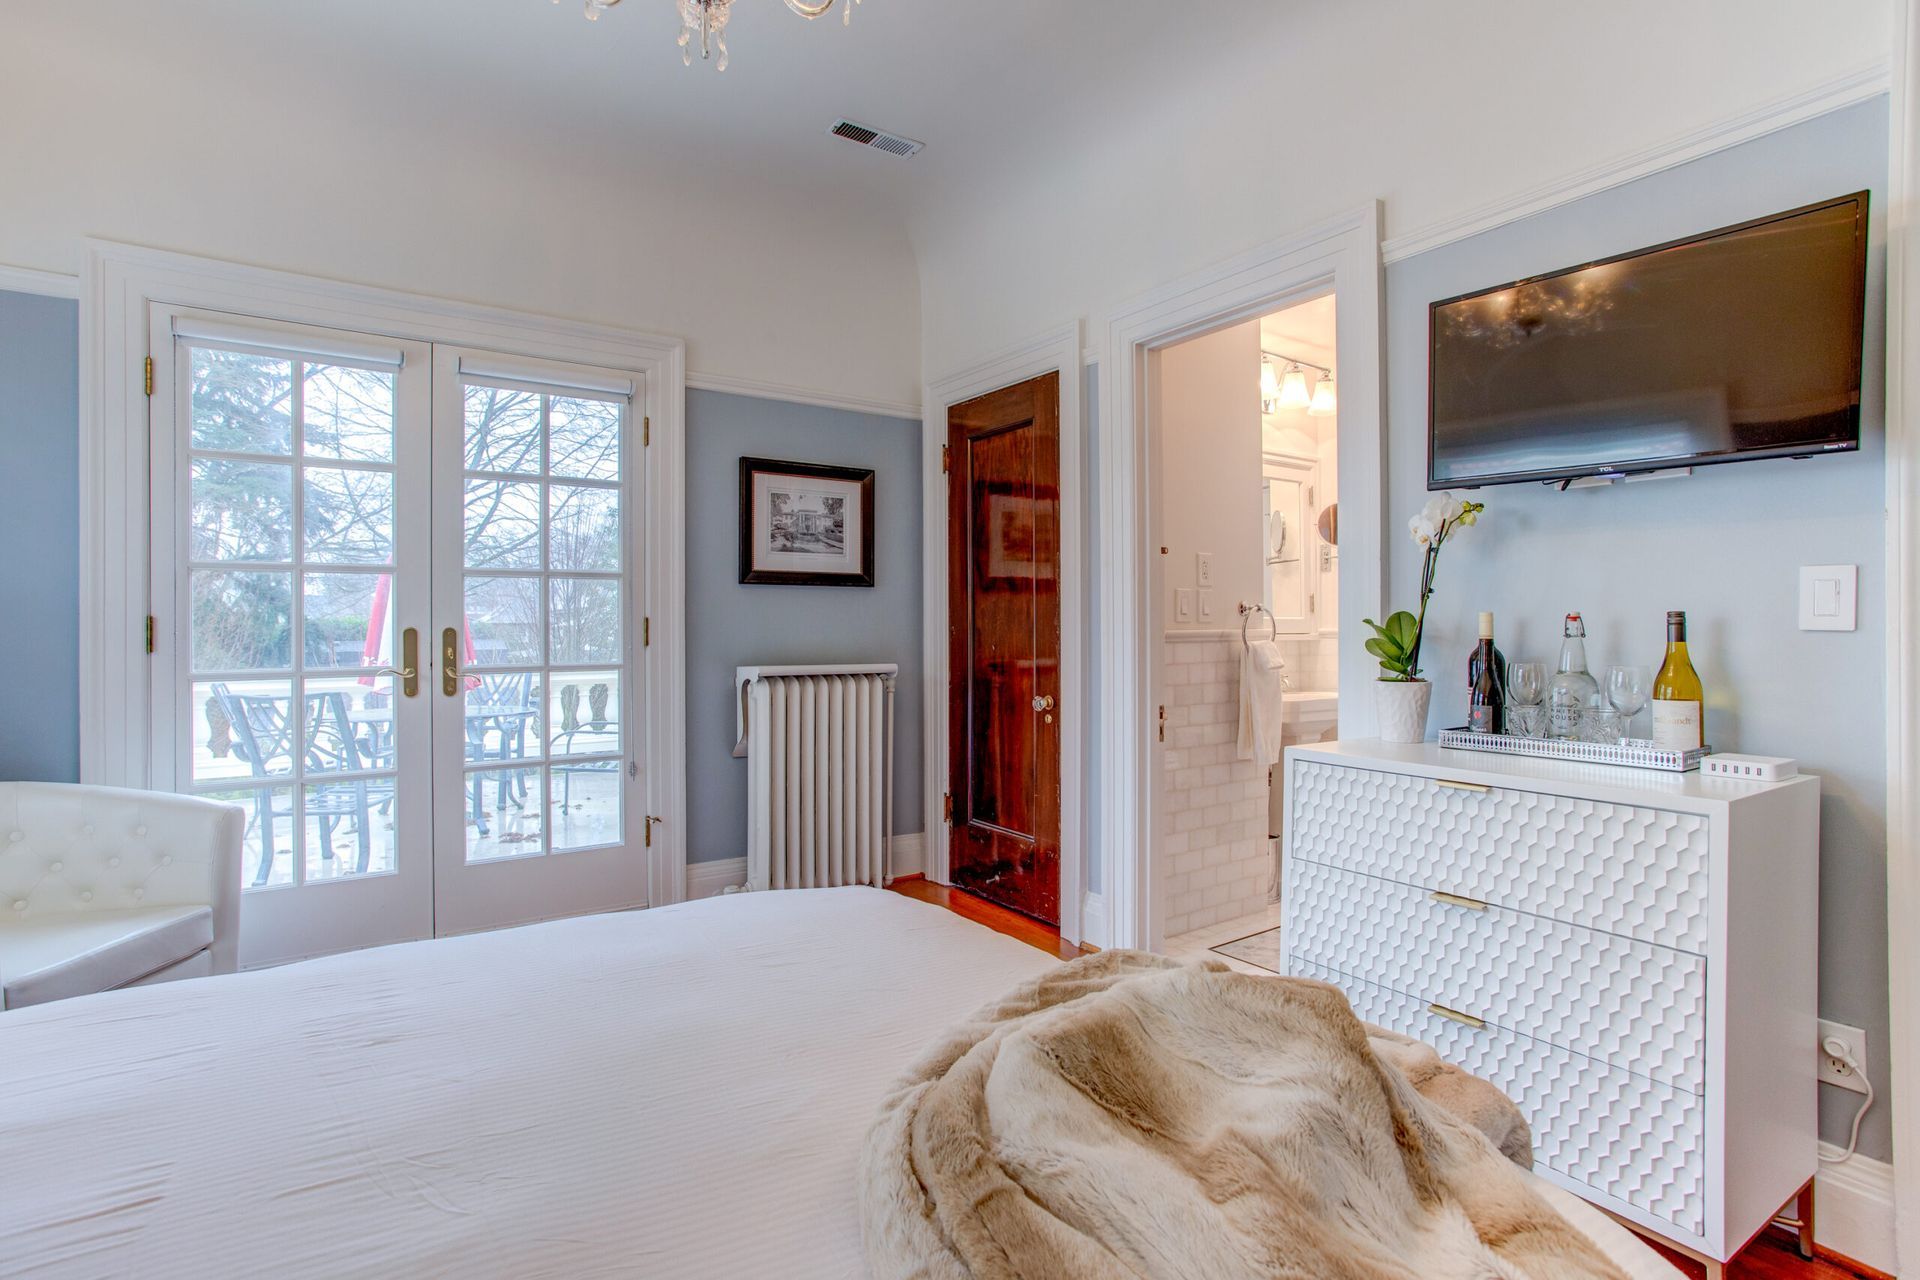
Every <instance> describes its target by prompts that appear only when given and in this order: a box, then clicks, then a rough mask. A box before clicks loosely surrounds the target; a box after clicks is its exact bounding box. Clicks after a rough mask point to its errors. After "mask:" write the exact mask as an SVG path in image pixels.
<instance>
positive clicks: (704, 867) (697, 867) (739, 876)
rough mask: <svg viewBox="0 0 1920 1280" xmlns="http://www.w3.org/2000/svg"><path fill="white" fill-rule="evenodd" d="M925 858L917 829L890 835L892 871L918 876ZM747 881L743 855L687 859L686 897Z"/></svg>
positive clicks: (923, 839)
mask: <svg viewBox="0 0 1920 1280" xmlns="http://www.w3.org/2000/svg"><path fill="white" fill-rule="evenodd" d="M926 861H927V838H926V836H925V835H923V834H922V833H920V832H918V831H914V832H909V833H907V834H905V835H897V836H895V837H894V838H893V874H894V877H895V878H896V879H897V878H899V877H900V876H917V875H922V874H924V868H925V866H926ZM746 882H747V860H746V859H745V858H721V859H719V860H718V861H714V862H689V863H688V864H687V900H688V901H689V902H691V901H693V900H694V899H696V898H711V897H712V896H713V895H714V894H716V893H725V892H726V891H727V890H728V889H731V888H733V887H734V886H736V885H743V884H745V883H746Z"/></svg>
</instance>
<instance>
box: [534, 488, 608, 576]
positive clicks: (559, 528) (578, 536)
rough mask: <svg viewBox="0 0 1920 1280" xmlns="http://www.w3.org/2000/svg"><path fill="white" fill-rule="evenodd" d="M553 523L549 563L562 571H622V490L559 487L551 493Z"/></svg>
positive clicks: (549, 536)
mask: <svg viewBox="0 0 1920 1280" xmlns="http://www.w3.org/2000/svg"><path fill="white" fill-rule="evenodd" d="M549 497H550V501H551V502H552V505H553V523H552V526H551V531H550V532H549V533H548V535H547V536H548V539H549V545H548V549H547V558H548V564H549V566H550V567H551V568H554V569H559V570H573V571H576V572H578V571H585V572H613V573H618V572H619V570H620V491H619V490H618V489H598V488H596V489H587V488H582V487H580V486H578V485H570V484H556V485H554V486H552V488H551V489H550V490H549Z"/></svg>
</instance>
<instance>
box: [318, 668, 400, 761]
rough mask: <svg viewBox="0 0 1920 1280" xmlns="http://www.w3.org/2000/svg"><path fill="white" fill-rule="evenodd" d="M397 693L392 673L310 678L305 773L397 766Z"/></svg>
mask: <svg viewBox="0 0 1920 1280" xmlns="http://www.w3.org/2000/svg"><path fill="white" fill-rule="evenodd" d="M393 698H394V688H393V682H392V679H391V678H390V677H388V676H361V677H357V678H356V677H354V676H334V677H332V678H331V679H324V680H309V681H307V692H306V716H307V721H306V738H305V746H304V764H305V772H306V775H307V776H308V777H310V778H311V777H314V776H316V775H320V774H329V773H371V772H374V771H376V770H381V769H391V768H393V766H394V758H393Z"/></svg>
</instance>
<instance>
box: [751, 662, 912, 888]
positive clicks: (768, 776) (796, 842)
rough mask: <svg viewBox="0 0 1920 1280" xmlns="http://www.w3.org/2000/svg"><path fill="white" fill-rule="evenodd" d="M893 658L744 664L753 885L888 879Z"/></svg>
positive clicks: (828, 884) (881, 881)
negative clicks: (865, 662) (890, 661)
mask: <svg viewBox="0 0 1920 1280" xmlns="http://www.w3.org/2000/svg"><path fill="white" fill-rule="evenodd" d="M899 670H900V669H899V667H897V666H893V665H891V664H886V665H870V666H842V667H740V668H738V669H737V671H736V673H735V677H734V692H735V694H736V698H735V706H736V709H737V710H736V715H737V717H738V728H739V742H738V744H737V745H736V746H735V747H734V749H733V754H734V755H736V756H741V755H744V756H745V757H746V758H747V888H749V889H822V888H829V887H832V886H835V885H846V884H871V885H884V884H885V883H886V882H887V880H888V879H889V878H890V877H889V873H888V868H889V861H890V860H889V858H888V850H889V846H890V844H891V838H890V835H889V833H890V832H891V830H892V824H893V681H894V677H895V675H897V674H898V673H899Z"/></svg>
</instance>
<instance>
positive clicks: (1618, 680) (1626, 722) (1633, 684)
mask: <svg viewBox="0 0 1920 1280" xmlns="http://www.w3.org/2000/svg"><path fill="white" fill-rule="evenodd" d="M1606 689H1607V701H1608V702H1611V703H1612V704H1613V709H1614V710H1615V711H1618V712H1619V713H1620V731H1621V732H1622V733H1626V732H1627V731H1628V730H1629V728H1630V727H1631V726H1632V724H1633V718H1634V717H1635V716H1637V715H1639V714H1640V708H1642V707H1644V706H1646V705H1647V698H1648V696H1649V694H1650V693H1651V692H1652V689H1653V677H1652V676H1650V675H1648V674H1647V669H1646V668H1645V667H1634V666H1616V667H1608V668H1607V684H1606Z"/></svg>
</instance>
